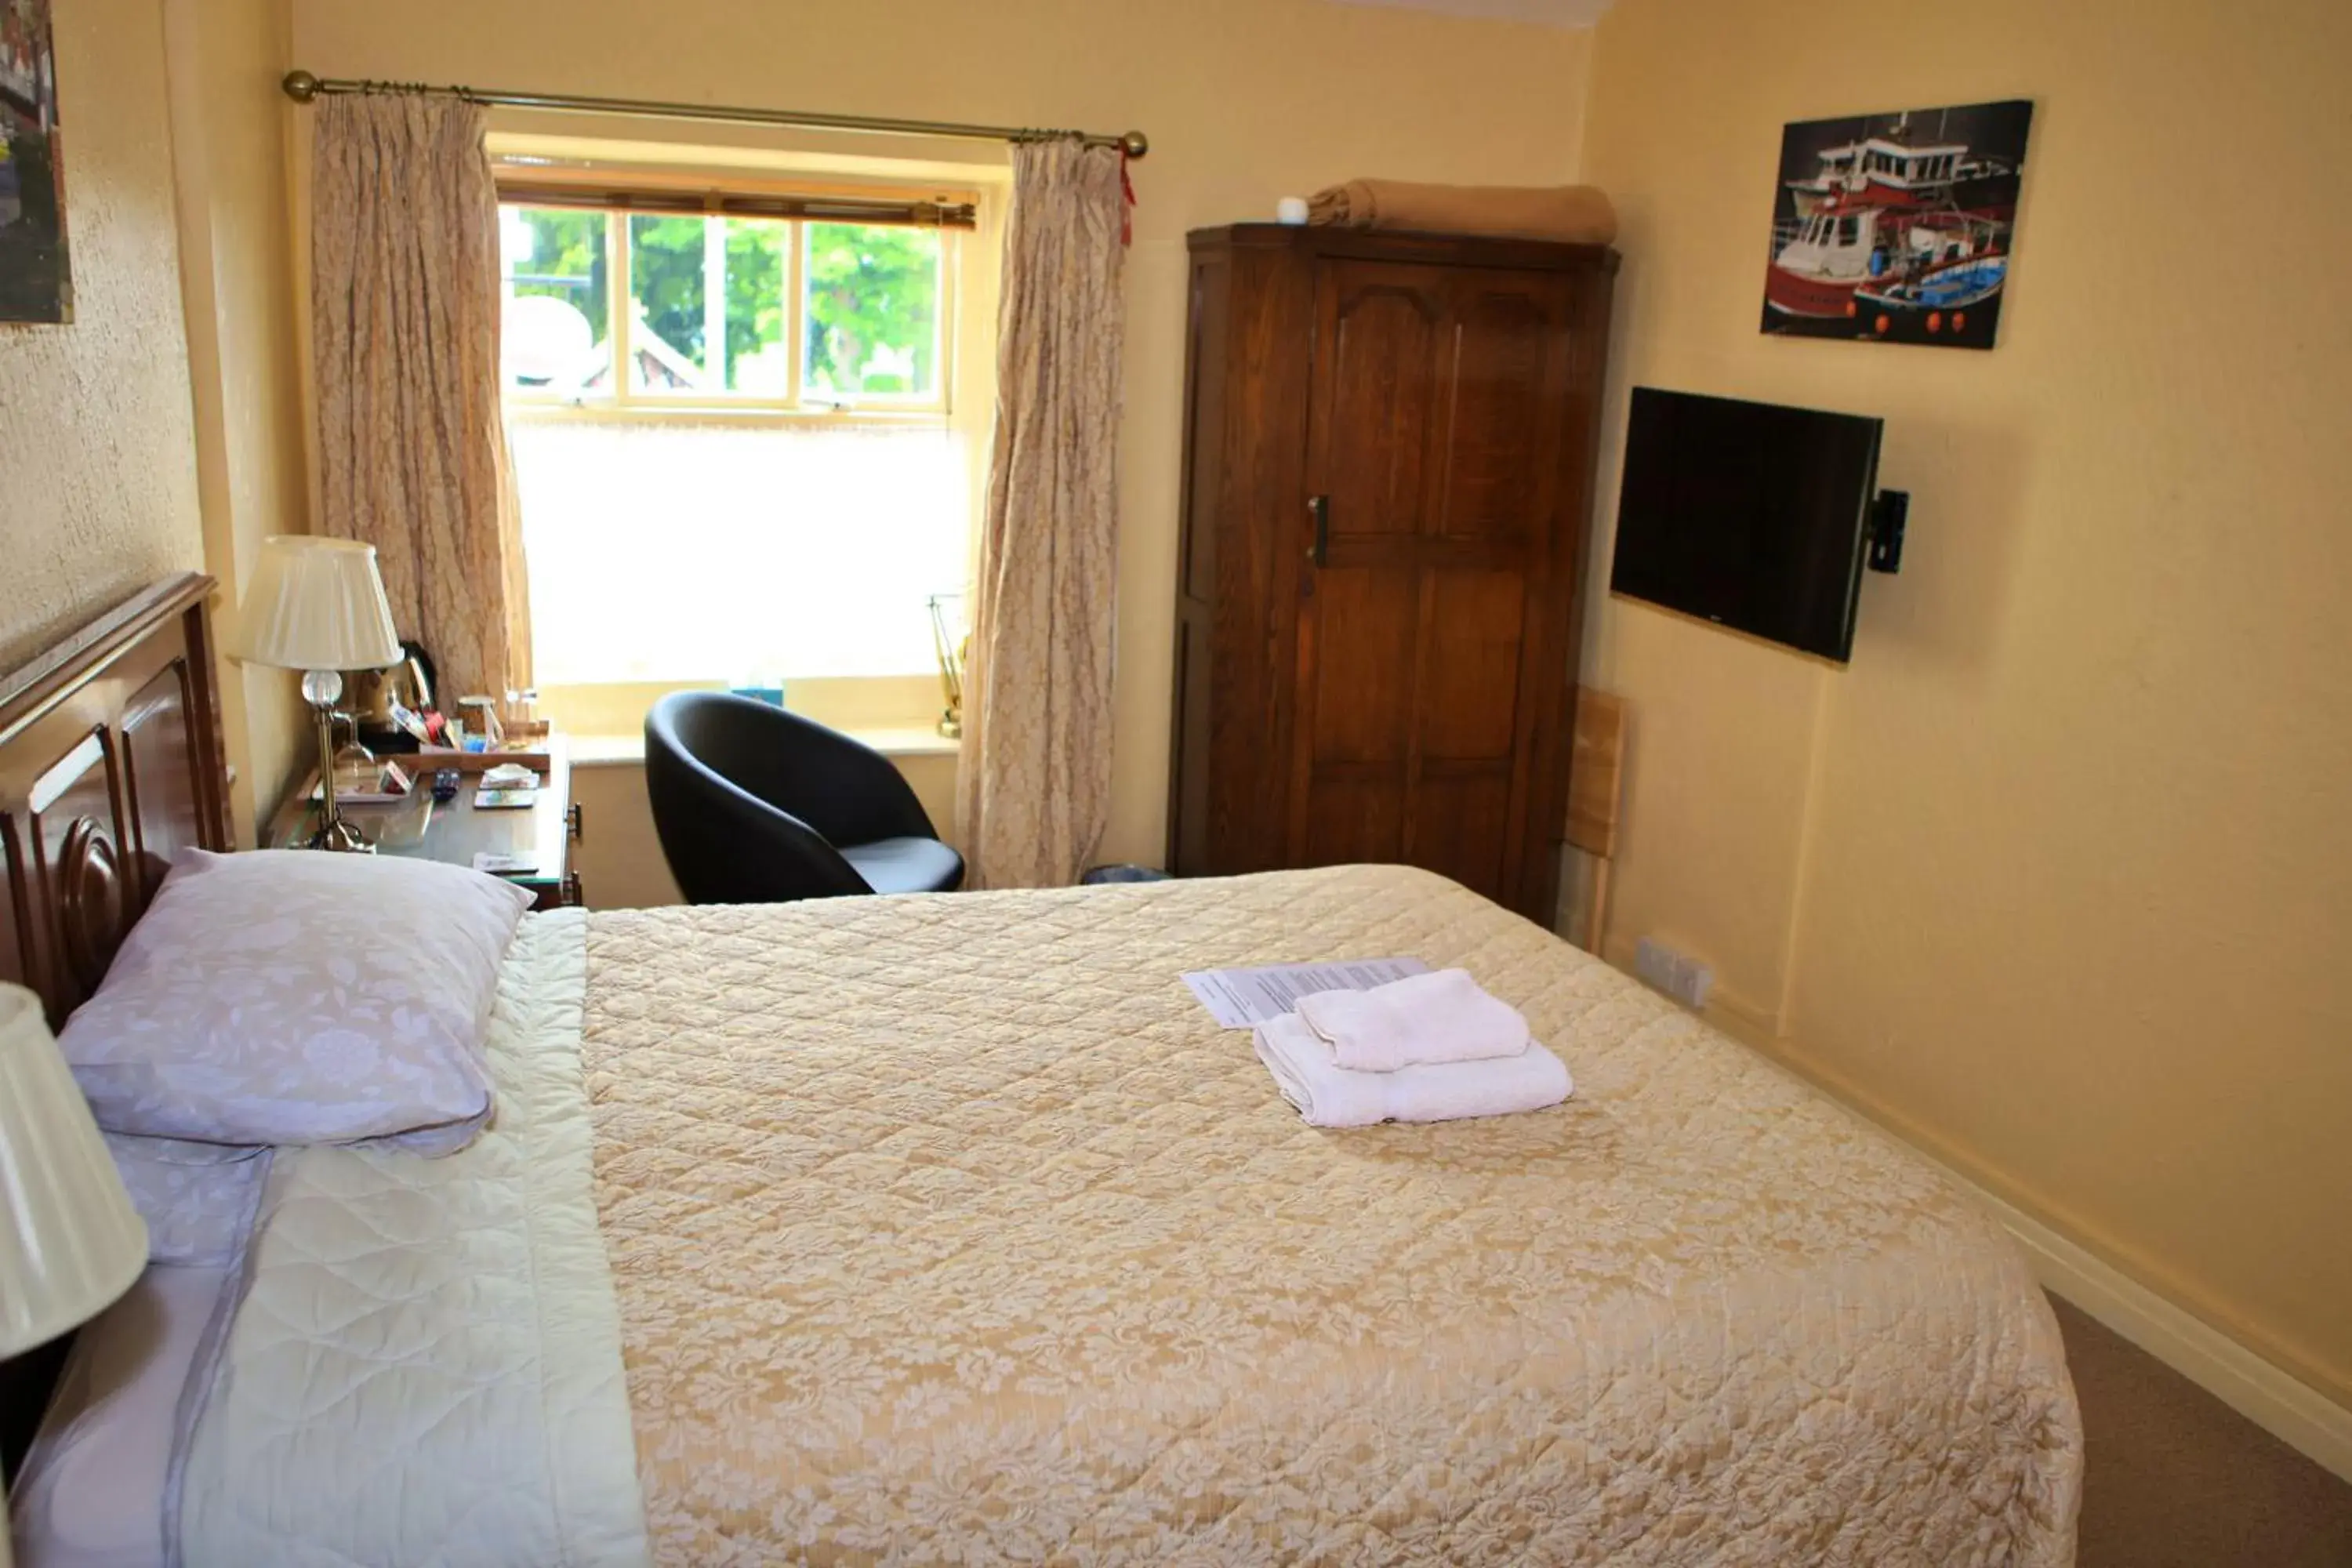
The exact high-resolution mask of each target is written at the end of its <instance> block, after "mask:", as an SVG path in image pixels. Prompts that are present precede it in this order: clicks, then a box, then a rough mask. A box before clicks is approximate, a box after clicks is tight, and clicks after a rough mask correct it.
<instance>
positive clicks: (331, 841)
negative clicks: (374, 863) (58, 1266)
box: [302, 816, 375, 855]
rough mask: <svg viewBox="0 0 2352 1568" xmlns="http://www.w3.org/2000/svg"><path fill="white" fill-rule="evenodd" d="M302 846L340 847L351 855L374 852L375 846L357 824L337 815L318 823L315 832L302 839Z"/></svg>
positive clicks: (316, 847)
mask: <svg viewBox="0 0 2352 1568" xmlns="http://www.w3.org/2000/svg"><path fill="white" fill-rule="evenodd" d="M302 847H303V848H305V849H340V850H342V851H344V852H346V853H348V854H353V855H373V854H374V853H375V846H374V845H373V844H371V843H369V842H368V836H367V835H366V834H364V833H362V832H361V831H360V829H359V825H358V824H356V823H354V822H352V820H351V819H350V818H349V817H344V816H338V817H336V818H335V820H334V821H332V822H322V823H320V825H319V830H318V831H317V832H316V833H313V834H311V835H310V837H308V838H305V839H304V840H302Z"/></svg>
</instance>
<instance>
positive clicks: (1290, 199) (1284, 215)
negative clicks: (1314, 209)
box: [1274, 196, 1307, 226]
mask: <svg viewBox="0 0 2352 1568" xmlns="http://www.w3.org/2000/svg"><path fill="white" fill-rule="evenodd" d="M1274 216H1275V217H1276V219H1277V220H1278V221H1280V222H1283V223H1286V224H1290V225H1292V226H1297V225H1299V224H1302V223H1305V222H1306V221H1307V198H1306V197H1305V196H1285V197H1283V198H1282V199H1281V200H1280V201H1278V202H1276V203H1275V204H1274Z"/></svg>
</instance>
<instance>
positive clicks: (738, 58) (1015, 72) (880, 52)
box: [294, 0, 1589, 864]
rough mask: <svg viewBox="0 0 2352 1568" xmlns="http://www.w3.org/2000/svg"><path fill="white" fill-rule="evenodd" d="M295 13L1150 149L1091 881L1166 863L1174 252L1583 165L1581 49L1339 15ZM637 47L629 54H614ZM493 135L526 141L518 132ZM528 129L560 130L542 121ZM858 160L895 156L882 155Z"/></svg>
mask: <svg viewBox="0 0 2352 1568" xmlns="http://www.w3.org/2000/svg"><path fill="white" fill-rule="evenodd" d="M649 15H652V13H649V12H648V11H647V10H646V7H644V6H642V5H636V4H633V3H631V0H577V3H575V4H572V5H567V6H565V7H563V8H562V12H561V15H560V16H555V15H554V14H552V13H551V11H550V10H549V9H548V8H546V7H543V6H536V5H530V6H526V5H507V6H499V5H489V6H486V5H478V4H471V3H468V0H412V3H410V4H406V5H380V4H363V3H361V0H299V4H298V5H296V7H295V19H294V31H295V53H296V55H297V56H298V57H299V64H301V65H302V66H303V67H305V68H309V69H311V70H315V71H318V72H320V73H321V74H323V75H333V76H374V77H392V78H395V79H407V80H416V79H425V80H436V81H469V82H478V83H485V84H489V83H495V84H498V85H501V86H509V87H515V88H522V89H541V90H548V91H555V92H584V93H596V94H612V95H622V96H631V97H644V98H659V99H685V100H703V101H711V102H722V103H750V104H772V105H776V106H779V107H785V108H795V109H824V110H843V111H847V112H851V113H864V114H883V115H893V114H896V115H919V116H922V117H925V118H935V119H948V120H972V121H993V122H999V123H1008V124H1015V125H1059V126H1079V127H1084V128H1086V129H1087V130H1092V131H1123V130H1125V129H1127V128H1128V127H1129V126H1139V127H1141V128H1142V129H1143V130H1144V131H1146V132H1149V133H1150V137H1151V143H1152V150H1151V155H1150V158H1149V159H1147V160H1146V161H1145V162H1143V163H1140V164H1138V165H1137V166H1136V169H1135V171H1134V174H1135V187H1136V190H1137V193H1138V195H1139V196H1140V198H1141V203H1142V205H1141V206H1140V208H1139V210H1138V212H1137V214H1136V226H1135V248H1134V250H1133V252H1132V253H1131V254H1130V256H1129V262H1128V294H1127V298H1128V338H1127V381H1126V397H1127V406H1126V418H1125V423H1124V426H1123V428H1122V434H1121V443H1122V445H1121V449H1120V466H1121V486H1120V497H1121V507H1122V512H1123V516H1122V520H1121V527H1122V529H1123V536H1122V539H1121V542H1120V550H1119V582H1118V594H1119V605H1118V609H1119V630H1118V651H1117V659H1118V691H1117V700H1116V718H1115V727H1116V734H1115V740H1114V746H1113V759H1112V763H1113V770H1114V772H1113V781H1112V800H1111V825H1110V829H1109V832H1108V837H1107V839H1106V842H1105V844H1104V846H1103V851H1102V855H1101V857H1100V858H1103V859H1106V860H1130V859H1132V860H1145V861H1150V862H1152V863H1155V864H1156V863H1157V862H1158V861H1159V860H1160V857H1161V855H1162V853H1163V847H1164V842H1165V837H1166V834H1165V828H1164V821H1165V812H1166V805H1167V801H1166V795H1167V788H1168V732H1169V728H1168V703H1169V689H1170V682H1171V678H1172V664H1173V658H1174V654H1173V647H1172V638H1173V637H1174V620H1173V616H1174V587H1173V584H1172V577H1171V574H1172V572H1173V569H1174V568H1173V563H1174V560H1175V550H1176V500H1177V490H1178V469H1179V463H1178V453H1179V451H1180V449H1181V441H1182V430H1181V418H1180V414H1179V406H1178V405H1179V404H1180V402H1181V394H1182V387H1183V376H1184V344H1183V324H1184V282H1185V257H1184V232H1185V230H1187V229H1189V228H1192V227H1195V226H1203V225H1209V224H1220V223H1230V222H1234V221H1236V220H1240V219H1244V218H1266V217H1270V216H1272V215H1273V208H1274V202H1275V199H1276V197H1277V196H1280V195H1286V194H1292V193H1296V194H1300V195H1304V194H1305V193H1307V191H1309V190H1312V189H1313V188H1315V187H1317V186H1318V185H1322V184H1329V183H1332V182H1335V181H1338V180H1342V179H1346V178H1348V177H1349V176H1351V175H1355V174H1392V175H1399V176H1403V177H1408V178H1420V179H1460V180H1476V179H1485V180H1495V181H1506V182H1528V183H1532V182H1538V181H1543V180H1548V179H1559V178H1564V177H1566V176H1567V175H1568V174H1570V172H1571V171H1572V170H1573V169H1574V167H1575V164H1576V147H1575V137H1576V133H1577V130H1578V127H1579V124H1580V118H1581V116H1580V106H1581V104H1582V101H1583V86H1584V83H1583V78H1584V63H1585V51H1586V45H1587V43H1588V41H1589V36H1588V35H1586V34H1584V33H1580V32H1573V31H1569V30H1566V29H1562V28H1556V27H1545V26H1527V25H1522V24H1517V23H1508V22H1498V21H1485V20H1474V19H1465V18H1462V17H1457V16H1432V15H1427V14H1424V13H1421V12H1416V11H1410V10H1401V9H1391V8H1387V7H1361V6H1349V5H1330V4H1328V0H1193V3H1191V4H1177V3H1172V0H1171V3H1166V4H1155V5H1133V4H1124V3H1118V4H1099V3H1087V4H1080V3H1077V0H1002V3H1000V4H995V5H968V4H961V3H959V0H908V3H903V4H897V5H866V6H849V5H817V4H814V3H812V0H797V3H789V4H769V5H733V4H728V3H726V0H676V3H674V4H670V5H664V6H662V7H660V8H659V10H658V16H657V19H656V20H655V21H652V22H648V21H647V20H646V17H647V16H649ZM628 39H636V40H640V42H639V44H638V45H637V46H636V47H621V46H620V44H619V43H618V42H617V40H628ZM522 118H525V117H518V118H516V119H515V120H513V121H502V122H501V123H506V124H511V125H513V126H514V127H515V128H517V129H520V128H522V126H521V120H522ZM530 128H531V129H544V130H551V131H552V130H560V129H562V121H560V120H556V119H553V118H551V117H544V116H542V117H536V118H534V119H532V123H531V126H530ZM860 150H861V151H866V152H884V151H887V147H885V146H884V145H883V144H880V143H867V144H866V145H865V146H863V147H862V148H860Z"/></svg>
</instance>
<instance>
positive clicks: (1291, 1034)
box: [1256, 1013, 1575, 1127]
mask: <svg viewBox="0 0 2352 1568" xmlns="http://www.w3.org/2000/svg"><path fill="white" fill-rule="evenodd" d="M1256 1041H1257V1058H1258V1060H1260V1061H1262V1062H1264V1063H1265V1066H1266V1070H1267V1071H1268V1072H1271V1073H1272V1074H1274V1081H1275V1082H1276V1084H1277V1085H1279V1086H1280V1088H1281V1089H1282V1097H1283V1098H1284V1099H1285V1100H1288V1101H1290V1103H1291V1104H1292V1105H1294V1106H1296V1107H1297V1110H1298V1114H1299V1115H1301V1116H1303V1117H1305V1118H1306V1119H1307V1123H1308V1125H1310V1126H1314V1127H1370V1125H1372V1124H1373V1123H1374V1122H1377V1121H1460V1120H1462V1119H1463V1118H1465V1117H1470V1116H1508V1115H1510V1114H1512V1113H1513V1112H1515V1111H1521V1110H1542V1109H1543V1108H1544V1107H1546V1106H1548V1105H1558V1104H1559V1102H1560V1101H1561V1100H1566V1099H1567V1098H1568V1097H1569V1095H1570V1093H1571V1092H1572V1091H1573V1090H1574V1089H1575V1085H1574V1084H1572V1083H1571V1082H1570V1080H1569V1076H1568V1068H1567V1067H1566V1066H1564V1065H1563V1064H1562V1063H1561V1061H1560V1059H1559V1058H1558V1057H1556V1056H1554V1055H1552V1054H1551V1053H1550V1052H1549V1051H1548V1050H1546V1049H1544V1048H1543V1047H1541V1046H1538V1045H1534V1044H1530V1045H1529V1046H1528V1048H1527V1049H1526V1050H1524V1051H1521V1052H1520V1053H1519V1054H1518V1055H1517V1056H1515V1057H1492V1058H1487V1059H1486V1060H1485V1061H1475V1062H1443V1063H1439V1064H1437V1065H1434V1066H1430V1067H1410V1068H1398V1069H1397V1070H1396V1071H1394V1072H1357V1071H1355V1070H1354V1069H1352V1068H1343V1067H1341V1066H1340V1065H1339V1062H1338V1061H1337V1060H1335V1059H1334V1058H1333V1057H1332V1055H1331V1047H1330V1046H1329V1045H1328V1043H1327V1042H1326V1041H1325V1040H1324V1039H1323V1038H1322V1037H1320V1036H1318V1035H1317V1034H1316V1033H1315V1031H1314V1030H1313V1029H1311V1028H1309V1027H1307V1024H1306V1022H1305V1021H1304V1020H1303V1019H1301V1018H1300V1017H1299V1016H1298V1015H1297V1014H1296V1013H1285V1014H1284V1015H1283V1016H1281V1017H1279V1018H1276V1019H1273V1020H1271V1021H1270V1022H1267V1023H1264V1024H1260V1025H1259V1026H1257V1030H1256Z"/></svg>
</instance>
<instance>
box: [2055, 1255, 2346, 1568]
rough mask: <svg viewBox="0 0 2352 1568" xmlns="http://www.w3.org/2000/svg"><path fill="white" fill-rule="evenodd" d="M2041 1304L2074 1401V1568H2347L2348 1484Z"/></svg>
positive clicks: (2068, 1311) (2100, 1332) (2113, 1340)
mask: <svg viewBox="0 0 2352 1568" xmlns="http://www.w3.org/2000/svg"><path fill="white" fill-rule="evenodd" d="M2053 1304H2054V1305H2055V1306H2056V1307H2057V1309H2058V1326H2059V1328H2060V1329H2061V1330H2062V1331H2063V1332H2064V1334H2065V1336H2066V1363H2067V1365H2068V1367H2069V1368H2070V1369H2071V1370H2072V1371H2073V1373H2074V1391H2075V1393H2076V1394H2078V1395H2080V1396H2081V1398H2082V1402H2083V1434H2084V1437H2083V1442H2084V1477H2083V1533H2082V1549H2081V1551H2080V1552H2079V1553H2078V1555H2077V1556H2076V1558H2075V1563H2076V1568H2352V1485H2347V1483H2345V1482H2343V1481H2340V1480H2338V1479H2336V1478H2335V1477H2334V1476H2332V1475H2330V1474H2328V1472H2326V1470H2323V1469H2321V1468H2319V1467H2318V1466H2317V1465H2315V1464H2313V1463H2312V1462H2311V1461H2310V1460H2309V1459H2306V1458H2304V1457H2303V1456H2302V1455H2300V1454H2298V1453H2296V1452H2295V1451H2294V1449H2292V1448H2290V1447H2287V1446H2286V1445H2285V1444H2284V1443H2281V1442H2280V1441H2279V1440H2278V1439H2277V1438H2275V1437H2273V1436H2271V1435H2270V1434H2269V1433H2267V1432H2265V1431H2263V1429H2262V1428H2261V1427H2259V1426H2255V1425H2254V1424H2253V1423H2252V1422H2251V1421H2248V1420H2246V1419H2245V1418H2244V1417H2243V1416H2242V1415H2239V1414H2238V1413H2237V1412H2236V1411H2234V1410H2231V1408H2230V1407H2229V1406H2228V1405H2224V1404H2222V1403H2221V1401H2220V1400H2218V1399H2216V1398H2214V1397H2213V1396H2212V1395H2211V1394H2208V1393H2206V1392H2205V1391H2204V1390H2203V1389H2201V1388H2199V1387H2198V1386H2197V1385H2196V1384H2193V1383H2190V1382H2189V1380H2188V1379H2187V1378H2185V1377H2182V1376H2181V1375H2180V1374H2179V1373H2177V1372H2174V1371H2173V1370H2172V1369H2171V1368H2170V1367H2168V1366H2166V1365H2165V1364H2164V1363H2161V1362H2159V1361H2158V1360H2157V1359H2156V1358H2155V1357H2153V1356H2151V1355H2148V1354H2147V1352H2144V1351H2142V1350H2140V1349H2139V1348H2138V1347H2137V1346H2136V1345H2133V1344H2132V1343H2130V1342H2128V1341H2126V1340H2124V1339H2122V1338H2120V1337H2119V1336H2117V1335H2116V1334H2115V1333H2113V1332H2110V1331H2108V1330H2107V1329H2105V1328H2104V1327H2102V1326H2101V1325H2099V1324H2098V1323H2095V1322H2094V1321H2091V1320H2090V1319H2089V1318H2087V1317H2085V1316H2084V1315H2083V1314H2082V1313H2081V1312H2079V1311H2077V1310H2074V1308H2073V1307H2070V1306H2068V1305H2067V1304H2066V1303H2065V1302H2063V1301H2059V1300H2055V1298H2053Z"/></svg>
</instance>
